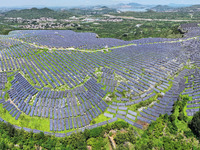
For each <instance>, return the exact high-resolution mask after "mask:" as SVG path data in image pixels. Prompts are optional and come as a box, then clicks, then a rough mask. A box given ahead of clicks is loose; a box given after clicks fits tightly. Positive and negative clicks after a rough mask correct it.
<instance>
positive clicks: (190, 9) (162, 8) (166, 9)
mask: <svg viewBox="0 0 200 150" xmlns="http://www.w3.org/2000/svg"><path fill="white" fill-rule="evenodd" d="M150 10H153V11H156V12H190V13H199V12H200V5H192V6H188V7H172V6H168V5H157V6H155V7H153V8H151V9H150Z"/></svg>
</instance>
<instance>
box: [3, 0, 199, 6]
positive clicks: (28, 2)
mask: <svg viewBox="0 0 200 150" xmlns="http://www.w3.org/2000/svg"><path fill="white" fill-rule="evenodd" d="M198 1H199V2H198ZM128 2H135V3H140V4H169V3H176V4H197V3H199V4H200V0H189V1H188V0H139V1H138V0H0V7H4V6H7V7H10V6H41V5H42V6H47V7H48V6H80V5H98V4H104V5H110V4H118V3H128Z"/></svg>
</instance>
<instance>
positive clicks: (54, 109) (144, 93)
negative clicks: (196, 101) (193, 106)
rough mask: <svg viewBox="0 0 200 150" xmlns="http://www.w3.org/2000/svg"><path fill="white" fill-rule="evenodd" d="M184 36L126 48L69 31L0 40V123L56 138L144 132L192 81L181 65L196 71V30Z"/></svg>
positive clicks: (127, 44)
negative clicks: (111, 129) (119, 127)
mask: <svg viewBox="0 0 200 150" xmlns="http://www.w3.org/2000/svg"><path fill="white" fill-rule="evenodd" d="M187 30H189V31H188V32H187V33H186V35H185V38H183V39H160V38H148V39H140V40H134V41H128V42H127V41H122V40H117V39H110V38H107V39H100V38H96V36H95V34H93V33H75V32H73V31H49V30H48V31H45V30H43V31H39V30H37V31H31V30H29V31H13V32H11V33H10V34H9V35H8V36H0V53H1V54H0V69H1V73H0V88H1V90H2V91H1V92H0V95H1V97H2V99H1V100H0V103H1V108H0V109H1V110H3V108H4V109H5V110H6V111H4V112H3V111H1V112H2V113H1V116H0V117H1V120H2V121H3V120H4V121H9V122H11V123H12V124H14V125H15V127H16V128H21V127H23V128H24V129H25V130H26V131H31V130H33V129H34V132H40V130H41V131H46V132H45V133H48V134H50V133H51V134H52V133H56V136H65V135H70V134H71V133H72V132H75V131H76V130H77V129H78V130H84V129H85V128H88V129H91V128H95V127H97V126H101V125H105V124H107V123H111V122H114V121H116V120H117V119H123V120H124V121H126V122H128V123H129V124H131V125H133V126H135V127H136V128H139V129H143V128H145V127H146V126H147V125H148V124H150V123H151V122H152V121H155V120H156V119H157V118H158V117H159V115H160V114H165V113H167V114H171V113H172V107H173V104H174V102H175V101H176V100H177V98H178V96H179V94H180V93H181V92H182V91H183V90H184V88H185V86H184V83H185V82H186V79H184V76H185V75H187V74H188V73H193V72H192V71H191V70H189V69H184V67H185V66H190V65H191V64H189V63H188V60H192V61H193V60H194V64H197V66H196V68H198V58H199V52H198V49H197V48H198V46H199V35H200V28H196V27H195V28H189V29H187ZM194 64H193V65H192V66H193V68H194V67H195V66H194ZM195 74H196V73H195ZM177 75H178V76H177ZM189 83H190V82H189ZM187 86H189V85H186V87H187ZM187 91H191V90H187ZM197 94H198V93H197ZM65 133H67V134H65Z"/></svg>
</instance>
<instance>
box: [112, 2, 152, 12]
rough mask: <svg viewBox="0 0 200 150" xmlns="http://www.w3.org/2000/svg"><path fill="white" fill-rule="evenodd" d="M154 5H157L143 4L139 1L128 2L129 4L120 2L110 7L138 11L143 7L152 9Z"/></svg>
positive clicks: (143, 8)
mask: <svg viewBox="0 0 200 150" xmlns="http://www.w3.org/2000/svg"><path fill="white" fill-rule="evenodd" d="M154 6H155V5H143V4H139V3H128V4H124V3H120V4H117V5H112V6H109V7H111V8H115V9H117V10H130V11H137V10H141V9H142V10H147V9H150V8H152V7H154Z"/></svg>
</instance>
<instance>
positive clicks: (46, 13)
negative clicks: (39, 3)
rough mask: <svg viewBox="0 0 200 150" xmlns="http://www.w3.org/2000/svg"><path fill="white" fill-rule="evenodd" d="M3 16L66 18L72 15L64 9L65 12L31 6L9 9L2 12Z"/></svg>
mask: <svg viewBox="0 0 200 150" xmlns="http://www.w3.org/2000/svg"><path fill="white" fill-rule="evenodd" d="M3 15H4V16H5V17H12V18H17V17H21V18H23V19H37V18H41V17H51V18H56V19H59V18H66V17H68V16H72V14H71V13H69V12H67V11H65V12H57V11H54V10H51V9H49V8H42V9H38V8H31V9H22V10H11V11H8V12H5V13H3Z"/></svg>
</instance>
